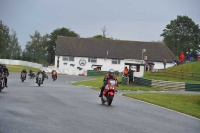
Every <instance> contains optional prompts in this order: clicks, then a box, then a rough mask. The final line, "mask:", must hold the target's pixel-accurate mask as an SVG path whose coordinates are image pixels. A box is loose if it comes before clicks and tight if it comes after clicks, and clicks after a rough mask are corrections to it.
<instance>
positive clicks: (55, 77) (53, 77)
mask: <svg viewBox="0 0 200 133" xmlns="http://www.w3.org/2000/svg"><path fill="white" fill-rule="evenodd" d="M52 79H53V81H55V80H56V79H57V72H53V73H52Z"/></svg>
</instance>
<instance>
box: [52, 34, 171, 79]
mask: <svg viewBox="0 0 200 133" xmlns="http://www.w3.org/2000/svg"><path fill="white" fill-rule="evenodd" d="M143 49H145V50H146V51H144V50H143ZM144 57H145V58H147V61H153V62H154V63H155V65H154V68H155V69H163V68H164V67H163V64H162V61H163V59H164V58H165V59H166V60H167V62H168V63H167V66H166V67H171V66H173V65H172V62H173V60H174V59H175V56H174V54H173V53H172V52H171V51H170V50H169V48H168V47H167V46H166V45H165V44H162V43H158V42H137V41H121V40H109V39H94V38H77V37H64V36H58V38H57V41H56V52H55V68H56V69H57V70H59V71H62V72H63V73H66V74H69V75H79V74H84V75H87V70H96V69H99V70H101V71H108V70H109V69H114V70H115V71H119V72H123V70H124V67H125V66H126V65H127V63H128V65H131V64H132V65H134V66H135V67H133V68H134V69H135V71H136V72H135V73H134V75H137V76H138V77H142V76H143V72H144V60H143V59H144Z"/></svg>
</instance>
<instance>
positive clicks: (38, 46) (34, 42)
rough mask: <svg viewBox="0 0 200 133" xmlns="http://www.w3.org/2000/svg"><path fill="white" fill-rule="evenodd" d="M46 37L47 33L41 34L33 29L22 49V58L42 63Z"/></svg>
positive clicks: (45, 50) (45, 52) (45, 51)
mask: <svg viewBox="0 0 200 133" xmlns="http://www.w3.org/2000/svg"><path fill="white" fill-rule="evenodd" d="M48 37H49V36H48V34H47V35H44V36H41V34H40V33H39V32H38V31H35V33H34V35H30V38H31V41H29V42H27V44H26V48H25V50H24V51H23V54H22V57H23V60H27V61H33V62H37V63H44V62H45V60H46V58H45V57H46V54H47V40H48Z"/></svg>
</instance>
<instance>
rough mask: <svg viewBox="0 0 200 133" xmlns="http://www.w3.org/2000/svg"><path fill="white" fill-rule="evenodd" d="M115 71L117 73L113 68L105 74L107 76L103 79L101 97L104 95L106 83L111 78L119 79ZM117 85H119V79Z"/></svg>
mask: <svg viewBox="0 0 200 133" xmlns="http://www.w3.org/2000/svg"><path fill="white" fill-rule="evenodd" d="M114 73H115V71H114V70H113V69H110V70H109V72H108V74H106V75H105V77H104V79H103V86H102V87H101V92H100V94H99V97H102V94H103V91H104V89H105V87H106V85H107V84H108V80H109V79H114V80H116V81H117V76H116V75H115V74H114ZM117 86H118V81H117Z"/></svg>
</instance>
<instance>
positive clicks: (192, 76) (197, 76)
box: [151, 69, 200, 81]
mask: <svg viewBox="0 0 200 133" xmlns="http://www.w3.org/2000/svg"><path fill="white" fill-rule="evenodd" d="M151 75H152V76H162V77H171V78H180V79H188V80H197V81H200V73H192V72H183V71H175V70H166V69H164V70H163V69H158V70H157V71H156V72H151Z"/></svg>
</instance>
